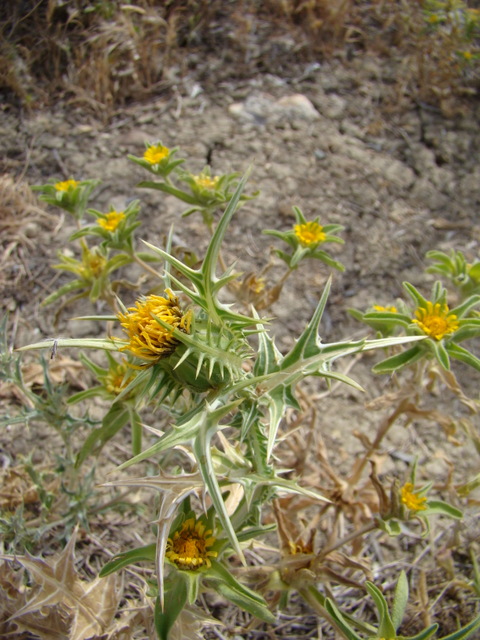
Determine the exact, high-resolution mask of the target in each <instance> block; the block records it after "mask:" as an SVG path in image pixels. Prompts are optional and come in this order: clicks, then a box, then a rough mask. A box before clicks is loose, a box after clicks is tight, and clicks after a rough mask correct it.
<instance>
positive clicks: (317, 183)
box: [0, 54, 480, 638]
mask: <svg viewBox="0 0 480 640" xmlns="http://www.w3.org/2000/svg"><path fill="white" fill-rule="evenodd" d="M209 64H210V66H209ZM233 64H234V62H233V61H232V65H233ZM279 66H280V67H281V66H282V65H281V64H280V63H279ZM394 74H395V67H394V66H392V63H391V62H389V61H385V60H382V59H380V58H378V57H375V56H368V55H364V56H362V57H358V58H355V57H353V59H350V60H347V58H346V57H345V56H344V55H340V54H339V55H334V56H332V57H331V59H330V60H328V61H324V62H321V63H305V64H295V65H288V66H285V68H284V69H281V70H278V72H277V73H258V74H253V75H250V76H249V77H241V78H235V74H234V73H230V74H228V73H225V70H224V68H223V67H222V68H219V67H218V65H217V66H215V62H214V60H213V59H212V60H210V61H209V62H208V61H207V62H205V63H204V64H203V66H202V65H201V64H200V63H198V65H197V68H196V69H195V70H194V71H188V72H185V73H182V74H180V73H179V74H178V75H177V76H175V74H173V76H172V78H171V81H170V86H169V89H168V91H165V92H164V93H160V94H159V95H158V96H157V97H155V98H152V99H150V100H149V101H148V102H143V103H138V104H132V105H130V106H126V107H125V108H122V109H121V110H119V111H118V112H117V113H113V115H111V116H110V117H108V118H105V117H104V116H103V115H100V114H95V112H94V111H92V110H91V109H87V108H86V107H85V106H82V105H80V106H78V105H75V104H71V103H70V104H69V103H68V101H66V102H62V101H60V102H59V103H58V104H57V105H55V106H53V107H52V108H49V109H46V110H37V111H32V112H25V111H22V110H19V109H18V108H14V107H13V106H12V105H9V104H8V103H5V104H3V106H2V111H1V113H0V148H1V169H2V172H3V173H4V174H6V175H8V176H10V177H12V178H13V179H14V180H16V181H19V180H23V181H24V182H26V183H28V184H29V185H33V184H41V183H45V182H47V181H49V180H52V179H54V180H62V179H67V178H70V177H74V178H75V179H77V180H80V179H87V178H92V177H93V178H100V179H101V180H102V186H101V187H100V189H99V190H97V192H96V195H95V196H94V197H93V198H92V201H91V205H92V206H93V207H94V208H96V209H99V210H106V208H107V207H108V206H109V205H110V204H112V205H113V206H115V207H116V208H117V209H122V208H124V207H125V204H126V203H127V202H128V201H129V200H131V199H132V198H140V199H141V201H142V212H141V215H140V220H141V221H142V226H141V228H140V229H139V231H138V233H137V235H138V237H140V238H144V239H146V240H148V241H149V242H151V243H153V244H155V243H162V242H163V238H164V235H165V233H166V232H167V231H168V229H169V227H170V225H171V224H172V223H174V224H175V243H176V244H178V245H182V246H185V247H189V248H192V249H193V250H194V251H195V252H196V253H197V254H198V255H200V256H201V255H202V251H203V250H204V248H205V246H206V243H207V241H208V237H207V234H206V232H205V230H204V227H203V225H202V223H201V220H200V218H199V216H198V214H195V215H193V216H191V217H189V218H187V219H184V220H181V219H180V217H179V214H180V213H181V211H182V207H181V205H180V204H179V203H178V202H177V201H176V200H174V199H173V198H170V197H165V196H164V195H162V194H160V193H156V192H150V191H142V190H138V189H137V188H136V186H135V185H136V184H137V182H139V181H140V180H141V179H144V177H145V176H144V172H143V171H142V170H141V169H140V168H139V167H137V166H136V165H134V164H133V163H131V162H130V161H128V159H127V158H126V156H127V154H128V153H131V154H134V155H141V154H142V152H143V149H144V144H145V142H154V141H159V140H160V141H161V142H162V143H163V144H164V145H166V146H168V147H173V146H178V147H180V152H179V153H180V155H181V156H182V157H185V158H186V160H187V162H186V166H187V167H188V169H189V170H190V171H192V172H193V173H198V172H199V171H200V170H201V169H202V168H203V167H204V166H205V165H206V164H210V165H211V167H212V173H213V174H217V173H223V172H228V171H238V172H240V173H243V172H244V171H245V170H247V168H248V167H249V166H252V167H253V171H252V175H251V178H250V181H249V184H248V190H249V191H255V190H257V189H259V190H260V192H261V193H260V195H259V197H258V198H256V199H255V200H253V201H251V202H248V203H247V204H245V205H244V206H243V207H242V209H241V210H240V211H239V212H238V213H237V214H236V216H235V218H234V220H233V222H232V225H231V227H230V229H229V231H228V233H227V238H226V246H225V252H226V256H227V258H228V260H233V259H235V260H237V268H238V269H239V270H240V271H243V272H248V271H255V272H258V271H259V270H261V269H262V267H264V266H265V264H266V263H267V262H268V256H269V254H270V249H271V246H272V245H273V244H274V242H272V239H271V238H269V237H267V236H264V235H262V233H261V232H262V230H263V229H266V228H271V229H280V230H285V229H288V228H289V227H291V225H292V223H293V222H294V216H293V212H292V206H293V205H297V206H299V207H300V208H301V209H302V211H303V213H304V214H305V216H306V217H307V219H308V218H310V219H311V218H313V217H316V216H320V219H321V222H323V223H338V224H342V225H344V227H345V231H344V232H343V234H342V237H343V238H344V239H345V245H344V246H337V245H331V246H332V247H333V249H332V252H334V254H335V258H336V259H338V260H340V261H341V262H343V264H344V265H345V267H346V270H345V273H343V274H340V273H335V274H334V279H333V288H332V294H331V297H330V299H329V303H328V308H327V312H326V314H325V317H324V321H323V324H322V331H321V334H322V339H323V341H325V342H332V341H336V340H340V339H349V338H351V337H359V336H361V335H366V333H367V331H366V329H365V328H364V327H362V326H359V325H358V323H356V322H354V321H353V319H352V318H351V317H350V316H349V314H348V312H347V309H348V307H356V308H359V309H361V310H364V309H366V308H367V307H368V306H370V305H371V304H383V305H388V304H394V301H395V298H397V297H399V296H402V295H403V293H402V286H401V283H402V282H403V281H404V280H407V281H409V282H411V283H412V284H414V285H415V286H416V287H418V288H419V289H420V291H421V292H422V293H423V294H424V295H425V296H426V297H428V294H429V291H430V287H431V284H432V282H433V281H434V279H435V278H434V276H431V275H427V274H425V272H424V268H425V266H426V264H427V263H426V262H425V258H424V256H425V253H426V252H427V251H428V250H430V249H439V250H443V251H448V250H449V249H451V248H455V249H460V250H462V251H463V252H464V253H465V255H466V256H467V259H468V260H469V261H473V260H474V259H478V255H479V244H480V213H479V212H480V165H479V163H478V158H479V157H480V130H479V127H478V116H479V115H480V107H479V104H478V101H474V100H473V99H472V100H470V101H468V102H463V103H460V102H459V104H458V108H457V109H455V110H454V113H451V114H449V117H447V116H446V115H445V114H444V113H442V111H441V110H440V109H439V108H437V107H436V106H432V105H429V104H426V103H422V102H421V101H411V102H410V103H408V104H405V102H402V104H401V106H399V108H396V105H395V104H394V102H393V101H392V90H391V88H392V77H393V75H394ZM19 184H20V183H19ZM53 213H54V212H53V210H49V213H48V215H45V216H43V217H38V216H32V219H31V220H29V219H28V216H27V217H25V216H23V217H22V212H19V216H20V219H21V225H20V227H19V228H17V229H16V230H15V233H16V234H17V242H16V243H15V245H14V246H13V245H12V244H11V243H12V242H14V236H13V235H12V234H10V235H8V234H7V233H5V235H4V237H3V238H1V239H0V242H1V243H2V249H3V259H2V264H1V271H2V273H1V276H0V282H1V286H2V292H1V307H2V309H3V310H5V311H8V312H9V314H10V319H11V323H13V324H14V325H15V346H21V345H23V344H27V343H29V342H33V341H38V340H41V339H43V338H50V337H57V336H62V337H67V336H75V337H80V336H94V335H101V333H100V331H101V327H99V326H98V325H96V324H94V323H90V322H83V323H80V322H78V321H76V320H71V319H69V318H72V317H74V316H75V315H77V314H81V313H84V311H85V306H84V305H80V304H78V305H76V306H74V307H69V308H67V309H66V310H65V311H64V312H63V314H62V315H61V318H60V322H59V324H58V326H57V327H54V326H53V316H54V309H53V307H51V308H50V307H47V308H42V307H41V306H40V304H41V302H42V300H43V299H44V298H45V297H46V295H48V294H50V293H51V292H52V291H54V290H55V289H56V288H57V287H58V286H60V285H61V284H62V283H64V282H67V281H68V277H67V276H64V275H59V274H58V273H57V272H55V271H53V270H51V266H52V265H53V264H55V263H56V262H57V257H56V254H57V252H58V251H63V250H65V248H66V244H67V238H68V235H69V233H71V232H72V231H73V229H74V227H73V225H72V224H71V221H70V220H69V219H68V218H66V217H61V216H58V215H57V214H56V213H55V215H53ZM7 249H8V251H7ZM275 273H278V271H277V270H276V269H273V270H272V272H271V276H272V277H274V276H275ZM328 274H329V271H328V269H327V268H326V267H325V266H323V265H321V264H320V263H317V262H312V263H308V264H302V265H301V266H300V268H299V270H298V272H297V273H296V274H295V275H294V276H293V277H292V278H290V279H289V280H288V281H287V283H286V286H285V288H284V291H283V294H282V296H281V298H280V300H279V301H278V302H277V303H275V304H274V306H273V308H272V309H271V314H272V316H274V318H275V322H274V324H273V331H274V332H275V335H276V336H277V339H278V346H279V348H280V349H281V350H282V351H284V350H286V349H287V348H288V346H289V345H291V344H292V341H293V340H294V338H295V336H296V335H298V334H299V333H300V332H301V330H302V328H303V327H304V326H305V324H306V322H308V320H309V318H310V316H311V314H312V312H313V310H314V309H315V306H316V304H317V302H318V299H319V296H320V295H321V292H322V290H323V287H324V284H325V281H326V279H327V277H328ZM135 275H138V274H137V273H135V270H133V272H132V270H131V269H130V270H129V273H128V276H129V278H130V279H132V278H133V279H134V277H135ZM151 284H152V283H151V281H148V280H147V281H145V283H144V287H145V288H144V290H142V293H145V292H146V291H148V287H149V286H151ZM133 296H134V294H132V293H131V292H125V296H124V302H126V303H130V302H131V301H132V300H133ZM96 311H97V312H108V310H106V309H105V308H102V307H101V305H99V306H97V309H96ZM70 355H74V354H70ZM373 362H374V358H372V357H365V358H364V359H362V360H361V361H359V362H357V363H356V365H355V367H354V368H353V370H352V371H351V372H350V373H351V375H352V376H353V377H354V378H356V379H357V380H359V382H360V383H361V384H363V385H364V387H365V388H366V390H367V392H366V394H363V395H362V394H360V393H358V392H356V391H353V390H351V389H349V388H346V387H338V388H335V390H334V393H333V394H331V395H328V396H327V395H325V394H323V388H321V387H320V388H318V387H316V386H315V385H313V384H310V385H307V387H306V388H305V393H306V394H307V395H308V396H310V398H313V399H315V398H318V407H317V410H318V413H319V428H320V430H321V432H322V435H323V439H324V442H325V445H326V447H327V450H328V451H329V453H330V456H331V459H332V460H333V462H334V464H335V465H336V466H337V468H339V469H342V470H343V472H344V473H347V472H348V469H349V466H350V465H351V461H352V456H353V457H355V456H356V455H358V453H359V452H360V451H361V450H362V445H361V443H360V442H359V440H358V439H357V438H355V437H353V435H352V431H353V430H354V429H355V430H359V431H360V432H363V433H366V434H369V433H371V429H372V424H373V423H375V424H376V423H377V419H378V414H373V415H372V413H369V412H366V410H365V402H366V401H368V400H371V399H373V398H375V397H377V396H379V395H380V394H381V393H383V392H384V391H386V390H388V388H389V386H388V385H389V380H388V379H386V378H385V377H381V378H380V377H374V375H373V374H371V373H370V367H371V365H372V364H373ZM454 370H455V372H456V373H457V375H458V377H459V379H460V381H461V382H462V384H463V385H464V388H465V390H466V392H467V393H469V394H470V395H471V396H472V397H475V398H477V399H478V388H479V384H478V383H479V378H478V374H476V373H474V372H473V370H467V369H466V368H464V367H462V366H457V365H455V364H454ZM432 402H433V404H434V405H435V406H437V407H440V408H442V407H443V408H445V409H448V411H449V412H450V413H451V414H452V415H453V416H454V417H455V418H457V419H459V418H460V417H462V415H464V414H465V409H464V408H463V407H462V406H461V405H460V403H458V401H457V400H455V399H453V398H451V397H449V396H448V395H445V397H444V398H443V399H442V397H441V396H438V395H437V396H436V397H433V399H432ZM125 437H126V438H128V433H126V434H125ZM455 439H456V440H457V441H458V443H459V445H460V444H462V445H465V443H466V437H465V435H464V434H463V433H461V432H459V433H456V434H455ZM39 442H41V443H43V444H41V448H40V449H38V443H39ZM49 442H50V440H49V439H48V438H47V436H46V435H45V433H44V432H43V433H41V434H39V433H38V432H37V431H35V428H34V427H31V428H30V429H29V430H27V431H25V430H24V429H23V427H21V426H13V427H12V428H10V429H8V430H6V431H4V432H3V433H2V435H1V438H0V444H1V446H2V450H3V454H2V455H3V456H4V459H5V460H6V461H7V462H5V464H15V463H16V462H17V461H18V460H19V459H20V458H19V456H20V455H21V454H25V453H28V452H29V451H31V450H32V449H34V448H35V447H37V451H36V456H37V457H38V459H41V458H42V456H44V455H45V452H44V449H43V447H45V450H46V449H47V448H48V447H49V446H50V445H49ZM124 446H125V447H127V444H124ZM287 449H288V447H286V448H285V451H284V455H285V463H286V464H288V463H289V452H288V451H287ZM398 452H402V454H403V455H404V456H407V458H404V459H406V460H407V461H408V460H410V461H411V459H412V456H413V455H414V454H418V453H420V460H419V463H420V465H422V473H423V474H425V476H428V477H429V478H430V479H432V480H433V481H434V483H435V485H436V486H438V487H439V488H441V487H442V486H445V482H446V479H447V477H448V475H449V473H451V474H452V478H453V480H452V481H453V484H455V483H459V482H462V481H465V479H466V478H470V477H472V475H474V473H476V472H477V471H478V457H477V454H476V453H475V451H474V450H473V447H468V446H457V447H455V446H453V445H452V444H451V442H450V443H448V442H447V439H446V436H445V434H444V432H443V431H442V430H441V429H440V427H439V426H438V425H436V424H434V423H431V422H430V423H422V424H420V423H415V422H414V423H413V424H412V425H411V426H410V427H409V428H408V429H405V428H404V427H403V426H402V425H399V426H398V427H397V428H396V429H394V430H393V431H392V434H391V436H389V438H388V439H387V441H386V443H385V444H384V447H383V448H382V452H381V456H379V460H381V465H382V466H381V471H382V473H385V474H388V473H393V474H397V475H399V474H402V473H403V474H405V473H406V468H407V467H406V465H405V462H399V461H398V456H397V457H396V456H395V455H394V454H396V453H397V454H398ZM126 453H128V450H127V449H126ZM117 455H120V454H119V453H118V450H116V452H115V454H114V457H115V456H117ZM290 455H291V452H290ZM309 464H310V466H311V467H314V466H315V459H314V454H313V456H312V458H311V459H310V460H309ZM99 480H101V478H99ZM444 497H445V498H448V496H444ZM463 526H464V529H463V533H464V534H465V535H466V537H467V538H468V539H469V541H470V542H475V540H476V541H477V543H478V509H477V510H475V509H473V510H471V511H470V512H469V513H468V517H467V518H466V521H465V524H464V525H463ZM126 540H127V543H128V534H126ZM116 550H117V549H114V551H116ZM397 552H398V551H393V552H392V553H394V554H395V553H397ZM393 559H395V558H393ZM434 565H435V563H433V568H432V571H433V570H434V569H435V566H434ZM437 568H438V567H437ZM432 575H433V574H432ZM444 603H445V601H444ZM458 607H459V602H458V600H457V601H455V599H454V600H453V601H452V602H449V603H448V604H447V603H445V606H443V613H442V614H438V615H439V618H438V619H439V620H440V621H441V622H442V624H443V629H444V632H446V631H448V630H452V629H449V626H448V625H449V622H448V621H449V620H450V621H451V623H452V624H454V622H455V620H456V614H455V611H457V612H458V611H459V609H458ZM440 608H442V607H440ZM437 613H438V612H437ZM471 613H472V611H471V610H469V611H468V612H466V617H465V618H464V619H462V620H461V622H462V623H466V622H467V621H468V620H469V619H471ZM302 615H304V616H307V614H306V613H303V614H302ZM460 618H462V615H461V614H460ZM303 620H304V630H303V631H302V632H301V633H302V634H304V635H297V636H289V637H311V638H315V637H320V636H319V635H315V633H320V631H315V629H316V625H317V621H316V620H315V619H313V618H312V617H311V616H310V618H308V619H307V617H305V618H304V619H303ZM306 620H307V622H305V621H306ZM308 621H310V622H308ZM326 633H327V635H325V636H323V637H325V638H331V637H332V638H333V635H329V633H330V634H331V631H330V632H328V631H327V632H326ZM297 634H300V631H298V632H297ZM212 637H214V636H212ZM215 637H217V636H215ZM225 637H229V638H230V637H234V631H232V635H227V636H225ZM237 637H238V628H237ZM245 637H246V636H245ZM252 637H253V636H252ZM255 637H272V636H266V635H265V636H263V635H262V636H261V635H259V634H257V635H256V636H255ZM273 637H283V636H282V635H281V633H280V632H279V633H278V634H277V635H274V636H273ZM285 637H287V636H285Z"/></svg>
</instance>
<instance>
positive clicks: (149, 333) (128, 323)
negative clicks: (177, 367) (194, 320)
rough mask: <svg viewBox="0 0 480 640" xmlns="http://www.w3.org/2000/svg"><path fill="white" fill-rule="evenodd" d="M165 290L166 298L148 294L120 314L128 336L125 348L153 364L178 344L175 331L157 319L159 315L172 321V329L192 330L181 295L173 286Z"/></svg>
mask: <svg viewBox="0 0 480 640" xmlns="http://www.w3.org/2000/svg"><path fill="white" fill-rule="evenodd" d="M165 293H166V294H167V297H166V298H163V297H161V296H148V297H147V298H145V299H144V300H137V302H136V303H135V305H136V306H135V307H129V309H128V312H127V313H119V314H118V319H119V320H120V323H121V325H122V327H123V330H124V332H125V333H126V334H127V336H128V339H129V343H128V345H127V346H125V347H124V349H126V350H128V351H130V353H133V355H135V356H138V357H139V358H141V359H142V360H147V361H149V362H151V363H154V362H156V361H157V360H159V359H160V358H166V357H167V356H169V355H170V354H172V353H173V352H174V351H175V348H176V346H177V344H178V340H177V339H176V338H175V337H174V336H173V331H169V330H168V329H165V328H164V327H163V326H162V325H161V324H159V323H158V322H157V320H156V319H155V318H156V317H157V318H159V319H160V320H162V321H163V322H166V323H167V324H169V325H170V326H171V327H172V329H173V328H178V329H180V330H181V331H184V332H185V333H189V332H190V322H191V317H192V315H191V313H190V312H187V313H186V314H183V313H182V310H181V309H180V307H179V305H178V298H177V296H176V295H175V294H174V293H173V292H172V291H170V289H166V291H165Z"/></svg>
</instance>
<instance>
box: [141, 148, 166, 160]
mask: <svg viewBox="0 0 480 640" xmlns="http://www.w3.org/2000/svg"><path fill="white" fill-rule="evenodd" d="M169 153H170V149H168V148H167V147H164V146H162V145H154V146H152V147H148V149H147V150H146V151H145V153H144V154H143V159H144V160H146V161H147V162H149V163H150V164H158V163H159V162H161V161H162V160H163V159H164V158H166V157H167V156H168V154H169Z"/></svg>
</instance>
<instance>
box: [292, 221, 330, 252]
mask: <svg viewBox="0 0 480 640" xmlns="http://www.w3.org/2000/svg"><path fill="white" fill-rule="evenodd" d="M293 229H294V231H295V235H296V236H297V238H298V240H299V242H300V244H301V245H302V246H304V247H311V246H313V245H316V244H319V243H320V242H323V241H324V240H325V238H326V237H327V235H326V233H325V232H324V231H323V227H322V226H321V225H319V224H318V222H306V223H305V224H296V225H295V226H294V228H293Z"/></svg>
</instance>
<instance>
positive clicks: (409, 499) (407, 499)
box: [400, 482, 427, 511]
mask: <svg viewBox="0 0 480 640" xmlns="http://www.w3.org/2000/svg"><path fill="white" fill-rule="evenodd" d="M400 496H401V500H402V503H403V504H404V505H405V506H406V507H408V508H409V509H410V510H411V511H425V509H426V508H427V507H426V506H425V503H426V501H427V499H426V498H425V497H424V496H419V495H418V494H416V493H414V492H413V484H412V483H411V482H406V483H405V484H404V485H403V487H402V489H401V491H400Z"/></svg>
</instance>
